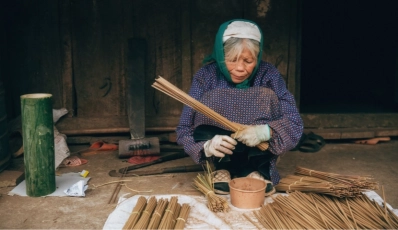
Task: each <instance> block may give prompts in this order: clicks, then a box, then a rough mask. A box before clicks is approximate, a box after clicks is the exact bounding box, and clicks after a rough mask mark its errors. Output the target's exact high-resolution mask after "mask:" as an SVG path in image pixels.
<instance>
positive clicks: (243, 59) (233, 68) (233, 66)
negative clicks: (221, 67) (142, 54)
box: [225, 48, 257, 84]
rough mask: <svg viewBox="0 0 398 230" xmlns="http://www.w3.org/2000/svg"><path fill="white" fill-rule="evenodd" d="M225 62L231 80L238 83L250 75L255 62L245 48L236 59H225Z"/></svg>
mask: <svg viewBox="0 0 398 230" xmlns="http://www.w3.org/2000/svg"><path fill="white" fill-rule="evenodd" d="M225 64H226V65H227V69H228V72H229V74H230V75H231V79H232V82H233V83H235V84H239V83H242V82H243V81H244V80H246V79H247V78H249V77H250V75H251V74H252V72H253V70H254V68H255V67H256V64H257V62H256V58H255V57H253V55H252V54H251V52H250V51H249V50H248V49H247V48H245V49H243V51H242V53H241V55H240V57H239V59H238V60H232V61H226V62H225Z"/></svg>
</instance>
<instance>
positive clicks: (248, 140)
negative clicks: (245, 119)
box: [231, 125, 271, 147]
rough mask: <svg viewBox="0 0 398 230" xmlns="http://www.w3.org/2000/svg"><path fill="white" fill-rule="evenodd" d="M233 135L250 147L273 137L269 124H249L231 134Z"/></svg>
mask: <svg viewBox="0 0 398 230" xmlns="http://www.w3.org/2000/svg"><path fill="white" fill-rule="evenodd" d="M231 137H232V138H234V139H236V140H238V141H240V142H242V143H243V144H245V145H247V146H249V147H254V146H256V145H258V144H260V143H261V142H264V141H268V140H269V139H270V138H271V129H270V128H269V126H268V125H248V126H245V128H244V129H242V130H239V131H237V132H235V133H233V134H231Z"/></svg>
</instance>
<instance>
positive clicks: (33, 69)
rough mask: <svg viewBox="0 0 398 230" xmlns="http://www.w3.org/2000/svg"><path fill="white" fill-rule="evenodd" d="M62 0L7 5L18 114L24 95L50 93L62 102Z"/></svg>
mask: <svg viewBox="0 0 398 230" xmlns="http://www.w3.org/2000/svg"><path fill="white" fill-rule="evenodd" d="M58 7H59V5H58V1H51V0H44V1H38V0H34V1H12V2H9V3H8V6H7V14H6V16H5V17H7V22H8V23H7V43H8V44H7V49H8V50H7V59H8V69H9V71H8V73H9V76H7V77H8V78H9V82H8V86H9V88H8V89H7V91H10V92H11V94H9V95H8V96H9V97H8V100H9V101H10V104H12V106H11V107H12V109H13V110H14V111H13V112H14V115H15V116H17V115H19V114H20V113H21V108H20V98H19V97H20V95H23V94H28V93H50V94H52V95H53V107H54V108H59V107H61V106H62V94H63V87H62V74H61V71H60V70H61V58H60V56H61V55H60V47H61V44H60V43H61V41H60V37H59V36H60V34H59V30H58V29H59V8H58Z"/></svg>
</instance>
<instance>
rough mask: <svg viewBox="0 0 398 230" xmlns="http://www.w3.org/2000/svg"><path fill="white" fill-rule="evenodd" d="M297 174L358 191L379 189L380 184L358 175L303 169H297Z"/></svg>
mask: <svg viewBox="0 0 398 230" xmlns="http://www.w3.org/2000/svg"><path fill="white" fill-rule="evenodd" d="M295 174H297V175H305V176H311V177H316V178H320V179H323V180H326V181H329V182H331V183H333V184H340V185H347V186H349V187H352V188H358V189H372V190H377V189H379V186H378V183H377V182H375V181H373V178H371V177H369V176H367V177H365V176H357V175H341V174H336V173H328V172H321V171H316V170H311V169H307V168H303V167H297V168H296V171H295Z"/></svg>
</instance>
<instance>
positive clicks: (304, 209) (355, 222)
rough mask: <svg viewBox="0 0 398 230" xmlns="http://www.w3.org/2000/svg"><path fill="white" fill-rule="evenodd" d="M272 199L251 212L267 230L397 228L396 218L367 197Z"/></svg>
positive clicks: (310, 195) (304, 195)
mask: <svg viewBox="0 0 398 230" xmlns="http://www.w3.org/2000/svg"><path fill="white" fill-rule="evenodd" d="M273 200H274V202H272V203H268V204H266V205H263V206H262V207H261V209H260V210H258V211H254V213H253V214H254V216H255V217H256V218H257V219H258V222H259V223H261V224H262V226H263V227H264V228H266V229H397V228H398V217H397V216H396V215H395V214H394V213H393V212H392V211H391V210H389V209H385V208H382V207H380V205H379V204H377V203H376V202H375V201H372V200H370V199H369V198H368V197H367V196H362V197H353V198H338V197H334V196H329V195H324V194H316V193H302V192H299V191H296V192H292V193H289V195H288V196H283V195H276V196H274V197H273Z"/></svg>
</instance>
